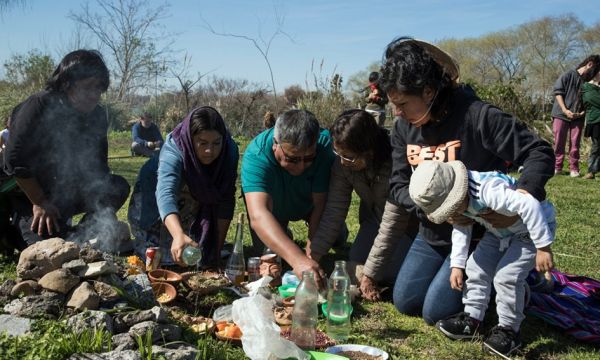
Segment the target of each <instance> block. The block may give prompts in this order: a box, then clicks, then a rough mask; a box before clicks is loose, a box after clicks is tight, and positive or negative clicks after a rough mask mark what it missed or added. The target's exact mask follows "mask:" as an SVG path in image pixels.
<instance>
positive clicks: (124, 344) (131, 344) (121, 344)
mask: <svg viewBox="0 0 600 360" xmlns="http://www.w3.org/2000/svg"><path fill="white" fill-rule="evenodd" d="M110 342H111V343H112V348H113V350H115V351H117V350H118V351H123V350H133V349H135V348H136V345H137V343H136V342H135V340H134V339H133V338H132V337H131V336H130V335H129V334H128V333H123V334H116V335H113V337H112V339H111V341H110Z"/></svg>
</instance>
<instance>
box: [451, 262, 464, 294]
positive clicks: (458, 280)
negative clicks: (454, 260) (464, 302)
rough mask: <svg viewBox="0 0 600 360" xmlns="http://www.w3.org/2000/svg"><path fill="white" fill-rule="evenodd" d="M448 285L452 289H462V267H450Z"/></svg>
mask: <svg viewBox="0 0 600 360" xmlns="http://www.w3.org/2000/svg"><path fill="white" fill-rule="evenodd" d="M450 287H452V289H454V290H458V291H462V289H463V269H461V268H456V267H453V268H452V272H451V273H450Z"/></svg>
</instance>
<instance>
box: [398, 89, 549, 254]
mask: <svg viewBox="0 0 600 360" xmlns="http://www.w3.org/2000/svg"><path fill="white" fill-rule="evenodd" d="M451 96H452V98H451V99H450V103H449V106H450V111H449V113H448V115H447V116H446V117H445V118H444V119H441V120H440V121H429V122H428V123H427V124H425V125H424V126H422V127H420V128H416V127H414V126H412V125H411V124H409V123H408V122H407V121H405V120H404V119H402V118H398V119H397V121H396V122H395V125H394V129H393V132H392V138H391V142H392V147H393V152H392V158H393V169H392V175H391V178H390V197H391V200H392V201H393V202H395V203H397V204H399V205H401V206H404V207H405V208H406V209H407V210H408V211H417V215H418V217H419V219H420V222H421V224H420V228H419V233H420V235H421V236H422V237H423V239H424V240H425V241H427V242H428V243H429V244H430V245H433V246H447V245H450V244H451V241H450V238H451V232H452V227H451V226H450V225H449V224H447V223H446V224H441V225H436V224H434V223H432V222H430V221H429V220H427V217H426V216H425V214H423V213H422V211H421V210H418V209H417V208H416V206H415V204H414V203H413V201H412V200H411V198H410V196H409V194H408V185H409V181H410V177H411V174H412V172H413V171H414V169H415V168H416V167H417V166H418V164H419V163H420V162H421V161H425V160H437V161H444V162H446V161H451V160H460V161H462V162H463V163H464V164H465V166H466V167H467V169H469V170H475V171H493V170H497V171H501V172H506V171H507V163H512V164H514V165H517V166H519V165H523V166H524V170H523V173H522V174H521V177H520V178H519V182H518V185H517V186H518V188H520V189H523V190H526V191H528V192H529V193H530V194H531V195H533V196H534V197H535V198H536V199H538V200H544V199H545V197H546V192H545V190H544V186H545V184H546V182H547V181H548V180H549V179H550V178H551V177H552V175H553V173H554V152H553V151H552V147H551V146H550V144H548V143H547V142H546V141H544V140H542V139H540V138H539V137H538V136H537V135H535V134H534V133H532V132H531V131H529V129H527V127H526V126H525V125H524V124H523V123H521V122H520V121H519V120H517V119H516V118H515V117H514V116H512V115H509V114H507V113H504V112H502V111H501V110H500V109H498V108H497V107H495V106H493V105H490V104H488V103H485V102H483V101H481V100H480V99H479V98H478V97H477V96H476V95H475V93H474V91H473V90H472V89H471V88H470V87H467V86H461V87H458V88H456V89H454V90H453V93H452V95H451ZM478 234H481V229H479V231H475V232H474V236H477V235H478Z"/></svg>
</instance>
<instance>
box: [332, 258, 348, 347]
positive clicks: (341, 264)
mask: <svg viewBox="0 0 600 360" xmlns="http://www.w3.org/2000/svg"><path fill="white" fill-rule="evenodd" d="M351 309H352V304H351V300H350V276H348V272H347V271H346V262H345V261H336V262H335V268H334V269H333V272H332V273H331V277H330V278H329V283H328V289H327V335H329V337H331V338H332V339H334V340H335V341H337V342H338V343H340V342H344V341H346V340H347V339H348V336H349V335H350V328H351V326H350V315H351Z"/></svg>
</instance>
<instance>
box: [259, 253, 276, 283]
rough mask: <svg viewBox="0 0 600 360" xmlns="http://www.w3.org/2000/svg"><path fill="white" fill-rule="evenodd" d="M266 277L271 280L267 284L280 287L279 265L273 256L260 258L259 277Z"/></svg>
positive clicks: (268, 255)
mask: <svg viewBox="0 0 600 360" xmlns="http://www.w3.org/2000/svg"><path fill="white" fill-rule="evenodd" d="M267 275H268V276H270V277H272V278H273V280H271V282H270V283H269V285H270V286H279V285H281V264H280V263H279V261H278V260H277V255H275V254H267V255H263V256H261V257H260V276H267Z"/></svg>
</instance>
